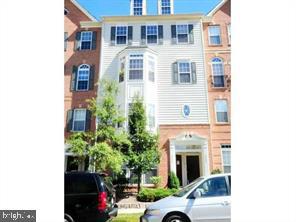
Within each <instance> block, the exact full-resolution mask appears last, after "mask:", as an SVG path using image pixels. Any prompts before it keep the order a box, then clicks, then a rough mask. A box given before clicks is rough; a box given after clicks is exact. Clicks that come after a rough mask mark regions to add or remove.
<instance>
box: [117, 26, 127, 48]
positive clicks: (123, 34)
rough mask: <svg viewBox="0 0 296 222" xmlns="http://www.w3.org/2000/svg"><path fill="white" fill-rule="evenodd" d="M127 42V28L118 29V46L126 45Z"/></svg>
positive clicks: (119, 27) (118, 27)
mask: <svg viewBox="0 0 296 222" xmlns="http://www.w3.org/2000/svg"><path fill="white" fill-rule="evenodd" d="M126 41H127V26H117V27H116V44H117V45H125V44H126Z"/></svg>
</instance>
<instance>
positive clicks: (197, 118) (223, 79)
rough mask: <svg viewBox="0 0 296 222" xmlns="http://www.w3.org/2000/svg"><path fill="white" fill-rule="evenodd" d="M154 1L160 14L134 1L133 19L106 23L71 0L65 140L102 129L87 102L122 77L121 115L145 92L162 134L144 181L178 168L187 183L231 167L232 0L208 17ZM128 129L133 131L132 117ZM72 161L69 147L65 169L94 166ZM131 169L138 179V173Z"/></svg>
mask: <svg viewBox="0 0 296 222" xmlns="http://www.w3.org/2000/svg"><path fill="white" fill-rule="evenodd" d="M155 1H157V3H158V4H157V14H156V15H147V1H146V0H130V15H129V16H105V17H102V19H101V20H100V21H97V20H96V19H95V18H93V17H92V16H91V15H90V14H89V13H88V12H87V11H86V10H85V9H83V8H82V7H81V6H79V4H78V3H77V2H76V1H75V0H66V1H65V138H68V136H69V135H70V133H71V132H79V131H87V130H95V119H94V118H91V116H90V112H89V111H88V110H87V103H86V101H85V100H86V99H89V98H92V97H97V96H98V95H99V90H100V89H98V88H97V85H96V84H95V83H97V82H98V81H99V80H102V79H112V80H115V81H117V82H118V86H119V91H120V92H119V95H118V98H117V104H118V108H119V109H120V110H121V112H122V114H124V116H125V117H126V118H128V111H129V106H130V104H131V103H132V100H133V98H134V97H135V96H136V95H140V96H141V97H142V98H143V101H144V105H145V108H146V115H147V120H148V123H147V128H148V129H149V130H150V131H152V132H155V133H159V138H160V141H159V149H160V151H161V161H160V164H159V165H158V166H155V168H153V169H151V171H150V172H148V173H146V174H144V175H142V184H143V185H150V184H151V181H150V177H151V176H156V175H157V176H161V177H162V186H165V185H166V184H167V178H168V174H169V172H175V173H176V175H177V176H178V178H179V180H180V183H181V185H182V186H184V185H186V184H188V183H189V182H191V181H193V180H194V179H195V178H197V177H199V176H202V175H208V174H210V173H211V171H212V170H214V169H220V170H221V171H224V172H230V169H231V164H230V150H231V145H230V144H231V142H230V141H231V139H230V99H231V98H230V53H231V50H230V39H231V33H230V0H223V1H222V2H221V3H219V4H218V5H217V6H216V7H215V8H214V9H213V10H212V11H210V12H209V13H208V14H207V15H203V14H199V13H195V14H175V13H174V1H173V0H155ZM99 74H100V75H99ZM121 127H122V128H125V129H128V124H127V121H126V123H125V124H123V125H122V126H120V128H121ZM65 148H66V150H67V148H68V147H67V145H66V144H65ZM73 159H74V157H73V155H72V154H71V153H69V152H67V151H66V157H65V170H87V167H88V162H87V161H86V163H85V164H83V165H80V166H77V164H76V163H75V162H73V161H72V160H73ZM124 171H125V173H126V177H127V178H129V179H130V182H131V183H132V181H134V180H135V175H134V174H133V170H132V169H128V168H124Z"/></svg>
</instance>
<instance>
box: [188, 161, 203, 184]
mask: <svg viewBox="0 0 296 222" xmlns="http://www.w3.org/2000/svg"><path fill="white" fill-rule="evenodd" d="M186 161H187V181H188V183H191V182H192V181H193V180H195V179H196V178H198V177H200V171H199V156H186Z"/></svg>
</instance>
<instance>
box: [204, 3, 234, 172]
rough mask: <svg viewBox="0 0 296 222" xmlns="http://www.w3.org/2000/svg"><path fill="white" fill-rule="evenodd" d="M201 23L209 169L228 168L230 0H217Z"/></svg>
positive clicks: (229, 138)
mask: <svg viewBox="0 0 296 222" xmlns="http://www.w3.org/2000/svg"><path fill="white" fill-rule="evenodd" d="M208 16H210V17H211V20H210V21H205V22H204V23H203V33H204V50H205V60H206V63H205V67H206V76H207V77H206V78H207V80H208V81H207V82H208V98H209V113H210V132H211V136H210V144H211V148H210V153H211V155H210V161H211V166H212V169H220V170H221V171H222V172H225V173H226V172H230V171H231V158H230V156H231V125H230V123H231V119H230V116H231V115H230V111H231V106H230V105H231V0H223V1H221V2H220V3H219V4H218V5H217V6H216V7H215V8H214V9H213V10H212V11H210V12H209V13H208Z"/></svg>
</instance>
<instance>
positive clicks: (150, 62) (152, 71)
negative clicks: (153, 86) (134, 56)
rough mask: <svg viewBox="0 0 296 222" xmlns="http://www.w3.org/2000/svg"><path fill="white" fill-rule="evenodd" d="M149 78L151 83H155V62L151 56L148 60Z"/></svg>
mask: <svg viewBox="0 0 296 222" xmlns="http://www.w3.org/2000/svg"><path fill="white" fill-rule="evenodd" d="M148 78H149V81H151V82H154V81H155V60H154V58H153V57H150V56H149V60H148Z"/></svg>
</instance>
